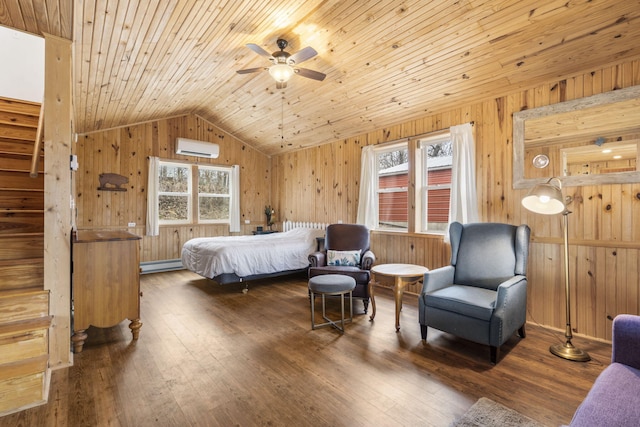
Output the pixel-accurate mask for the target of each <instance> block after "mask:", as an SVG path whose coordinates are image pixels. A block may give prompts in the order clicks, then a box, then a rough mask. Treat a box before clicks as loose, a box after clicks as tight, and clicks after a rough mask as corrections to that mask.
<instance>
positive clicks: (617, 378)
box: [571, 314, 640, 427]
mask: <svg viewBox="0 0 640 427" xmlns="http://www.w3.org/2000/svg"><path fill="white" fill-rule="evenodd" d="M638 425H640V316H634V315H630V314H620V315H618V316H616V318H615V319H614V320H613V353H612V354H611V365H609V366H608V367H607V368H606V369H605V370H604V371H602V373H601V374H600V375H599V376H598V378H597V379H596V382H595V383H594V384H593V387H591V390H590V391H589V394H587V397H586V398H585V399H584V401H583V402H582V403H581V404H580V406H579V407H578V410H577V411H576V413H575V414H574V415H573V420H571V426H576V427H585V426H598V427H608V426H611V427H613V426H615V427H625V426H634V427H635V426H638Z"/></svg>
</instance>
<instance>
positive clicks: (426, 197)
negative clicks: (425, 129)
mask: <svg viewBox="0 0 640 427" xmlns="http://www.w3.org/2000/svg"><path fill="white" fill-rule="evenodd" d="M418 153H419V155H418V156H416V161H417V162H419V165H418V167H417V168H416V170H417V171H419V175H418V176H417V177H416V184H417V185H418V187H419V188H418V189H417V190H418V191H416V197H417V198H418V200H416V206H419V207H420V209H419V211H418V215H417V216H418V218H419V221H417V222H416V226H417V227H420V228H419V231H420V232H423V233H444V232H445V231H446V229H447V224H448V221H449V205H450V199H451V167H452V164H453V146H452V143H451V134H450V133H449V132H446V133H440V134H438V135H435V136H431V137H425V138H421V139H420V140H419V142H418Z"/></svg>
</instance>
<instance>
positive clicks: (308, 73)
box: [236, 39, 326, 89]
mask: <svg viewBox="0 0 640 427" xmlns="http://www.w3.org/2000/svg"><path fill="white" fill-rule="evenodd" d="M276 43H277V44H278V47H279V48H280V51H279V52H274V53H269V52H267V51H266V50H264V49H263V48H261V47H260V46H258V45H257V44H254V43H248V44H247V45H246V46H247V47H248V48H249V49H251V50H252V51H254V52H255V53H257V54H258V55H260V56H264V57H265V58H267V59H268V60H269V61H271V62H272V63H273V65H272V66H270V67H258V68H247V69H244V70H237V71H236V72H237V73H238V74H249V73H257V72H258V71H265V70H268V71H269V74H271V77H273V78H274V79H275V81H276V88H278V89H284V88H285V87H287V81H288V80H289V79H290V78H291V76H292V75H294V74H298V75H300V76H302V77H306V78H308V79H313V80H318V81H322V80H324V78H325V77H326V74H324V73H321V72H318V71H314V70H309V69H307V68H300V67H298V66H297V64H299V63H301V62H303V61H306V60H308V59H311V58H313V57H314V56H316V55H317V54H318V52H316V50H315V49H314V48H312V47H309V46H307V47H305V48H304V49H302V50H300V51H298V52H296V53H294V54H290V53H289V52H285V51H284V50H285V48H286V47H287V46H288V44H289V43H288V42H287V41H286V40H284V39H278V41H277V42H276Z"/></svg>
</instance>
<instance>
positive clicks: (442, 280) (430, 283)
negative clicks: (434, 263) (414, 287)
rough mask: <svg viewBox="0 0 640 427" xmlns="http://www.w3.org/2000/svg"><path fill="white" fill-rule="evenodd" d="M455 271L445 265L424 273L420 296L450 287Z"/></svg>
mask: <svg viewBox="0 0 640 427" xmlns="http://www.w3.org/2000/svg"><path fill="white" fill-rule="evenodd" d="M455 271H456V270H455V268H454V267H453V266H452V265H447V266H444V267H440V268H436V269H435V270H430V271H428V272H426V273H425V274H424V283H423V284H422V295H424V294H426V293H427V292H433V291H437V290H438V289H442V288H444V287H445V286H449V285H452V284H453V277H454V273H455Z"/></svg>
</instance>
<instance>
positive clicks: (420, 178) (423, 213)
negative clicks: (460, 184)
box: [415, 130, 453, 235]
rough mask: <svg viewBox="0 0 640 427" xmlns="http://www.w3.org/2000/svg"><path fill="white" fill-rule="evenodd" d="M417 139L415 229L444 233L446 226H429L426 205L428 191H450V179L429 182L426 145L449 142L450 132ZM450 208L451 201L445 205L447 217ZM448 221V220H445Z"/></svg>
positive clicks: (450, 140)
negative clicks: (446, 182) (439, 228)
mask: <svg viewBox="0 0 640 427" xmlns="http://www.w3.org/2000/svg"><path fill="white" fill-rule="evenodd" d="M416 141H417V151H418V155H417V156H416V161H417V163H418V164H419V166H418V167H416V183H417V184H418V186H419V188H418V191H416V198H417V199H418V200H416V203H415V205H416V206H417V207H418V206H419V209H418V210H417V211H416V224H417V225H418V226H419V229H418V230H416V232H417V233H423V234H437V235H444V234H445V232H446V227H445V229H444V230H434V229H432V228H431V229H430V228H429V222H428V215H427V213H428V207H429V191H433V190H446V189H448V190H449V191H451V180H450V181H449V183H448V184H435V185H434V184H429V165H428V163H429V162H428V150H427V147H428V146H430V145H436V144H441V143H443V142H447V141H449V142H451V143H452V144H453V141H452V137H451V132H450V131H449V130H446V131H444V130H443V131H441V132H438V133H437V134H434V135H425V136H423V137H420V138H416ZM451 159H452V166H453V150H452V153H451ZM449 196H451V192H449ZM450 210H451V202H449V205H448V207H447V218H448V216H449V215H448V214H449V212H450ZM447 223H448V220H447Z"/></svg>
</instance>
